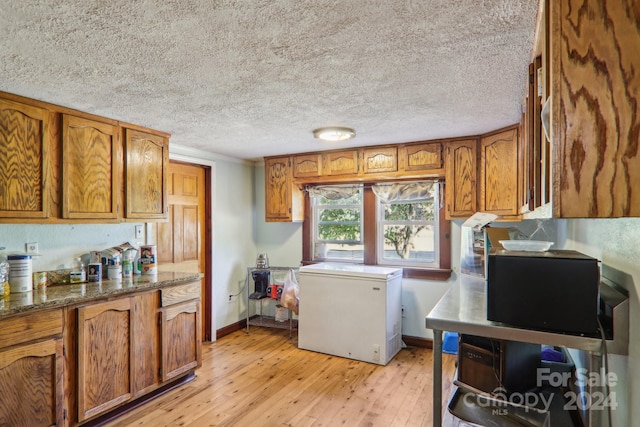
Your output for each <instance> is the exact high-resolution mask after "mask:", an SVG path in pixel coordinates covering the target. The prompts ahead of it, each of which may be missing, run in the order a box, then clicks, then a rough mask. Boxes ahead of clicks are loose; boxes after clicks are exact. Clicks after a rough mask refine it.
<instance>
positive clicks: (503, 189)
mask: <svg viewBox="0 0 640 427" xmlns="http://www.w3.org/2000/svg"><path fill="white" fill-rule="evenodd" d="M518 189H519V179H518V129H517V128H511V129H509V130H505V131H504V132H500V133H497V134H494V135H490V136H486V137H483V138H481V139H480V199H479V203H478V210H480V211H482V212H491V213H494V214H496V215H500V216H514V215H518V213H519V200H520V199H519V198H518Z"/></svg>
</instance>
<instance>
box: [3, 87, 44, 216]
mask: <svg viewBox="0 0 640 427" xmlns="http://www.w3.org/2000/svg"><path fill="white" fill-rule="evenodd" d="M51 148H52V147H51V145H50V142H49V113H48V112H47V111H46V110H44V109H42V108H37V107H32V106H29V105H25V104H21V103H18V102H13V101H8V100H4V99H0V170H1V171H2V173H0V218H16V217H17V218H46V217H48V216H49V211H48V206H47V196H48V195H49V193H50V187H52V182H51V179H50V177H48V176H47V170H48V168H50V167H51V164H50V162H52V161H54V159H53V158H52V157H53V156H50V151H51Z"/></svg>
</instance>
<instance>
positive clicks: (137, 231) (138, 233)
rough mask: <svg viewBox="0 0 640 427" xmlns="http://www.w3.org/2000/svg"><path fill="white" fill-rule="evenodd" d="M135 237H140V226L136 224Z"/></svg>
mask: <svg viewBox="0 0 640 427" xmlns="http://www.w3.org/2000/svg"><path fill="white" fill-rule="evenodd" d="M136 239H142V226H141V225H136Z"/></svg>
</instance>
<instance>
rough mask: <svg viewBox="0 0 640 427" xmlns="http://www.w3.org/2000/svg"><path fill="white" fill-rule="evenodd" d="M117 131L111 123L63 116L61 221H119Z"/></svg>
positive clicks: (119, 168) (120, 155)
mask: <svg viewBox="0 0 640 427" xmlns="http://www.w3.org/2000/svg"><path fill="white" fill-rule="evenodd" d="M118 129H119V128H118V126H117V125H115V124H114V123H103V122H98V121H95V120H89V119H85V118H81V117H75V116H71V115H68V114H65V115H63V127H62V138H63V143H62V176H63V182H62V216H63V218H76V219H114V220H115V219H117V218H119V212H118V208H119V200H120V197H121V191H120V173H121V172H120V171H121V166H122V150H121V141H120V137H119V134H118Z"/></svg>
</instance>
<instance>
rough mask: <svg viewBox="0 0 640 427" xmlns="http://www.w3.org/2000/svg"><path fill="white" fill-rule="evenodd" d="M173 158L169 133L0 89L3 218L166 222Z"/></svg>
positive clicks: (0, 219) (0, 207)
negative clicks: (168, 176)
mask: <svg viewBox="0 0 640 427" xmlns="http://www.w3.org/2000/svg"><path fill="white" fill-rule="evenodd" d="M124 143H126V152H124V151H123V144H124ZM168 158H169V135H168V134H166V133H164V132H159V131H155V130H151V129H147V128H143V127H140V126H136V125H133V124H124V123H120V122H118V121H115V120H110V119H107V118H103V117H97V116H93V115H90V114H85V113H83V112H81V111H76V110H72V109H69V108H65V107H60V106H57V105H53V104H48V103H45V102H41V101H36V100H33V99H29V98H24V97H21V96H18V95H13V94H10V93H4V92H0V171H1V172H0V222H14V223H16V222H28V223H61V222H67V223H69V222H79V221H85V222H92V223H95V222H117V221H122V220H131V221H136V222H141V221H164V220H166V218H167V208H168V204H167V190H166V181H167V177H166V167H167V163H168ZM123 208H124V209H123Z"/></svg>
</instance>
